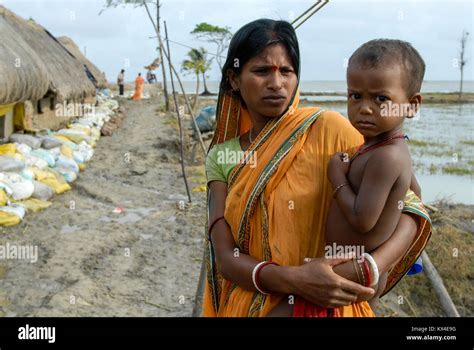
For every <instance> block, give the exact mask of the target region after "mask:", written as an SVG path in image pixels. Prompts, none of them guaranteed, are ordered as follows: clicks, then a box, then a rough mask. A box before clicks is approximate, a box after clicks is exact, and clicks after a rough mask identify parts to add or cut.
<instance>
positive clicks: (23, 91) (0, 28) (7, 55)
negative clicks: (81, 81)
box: [0, 6, 49, 105]
mask: <svg viewBox="0 0 474 350" xmlns="http://www.w3.org/2000/svg"><path fill="white" fill-rule="evenodd" d="M0 11H1V6H0ZM0 38H1V39H0V86H1V89H0V105H7V104H10V103H14V102H18V101H26V100H33V101H36V100H39V99H40V98H41V97H43V96H44V95H45V94H46V92H47V91H48V87H49V80H48V72H47V70H46V67H45V65H44V63H43V61H42V60H41V59H40V58H39V56H38V55H37V54H36V53H35V52H34V51H33V50H32V49H31V47H30V46H29V45H28V44H27V43H26V42H25V41H24V40H23V39H22V38H21V37H20V36H19V35H17V33H16V32H15V31H14V30H13V29H12V28H11V26H10V25H9V24H8V23H7V22H6V21H5V19H4V17H3V16H2V15H0Z"/></svg>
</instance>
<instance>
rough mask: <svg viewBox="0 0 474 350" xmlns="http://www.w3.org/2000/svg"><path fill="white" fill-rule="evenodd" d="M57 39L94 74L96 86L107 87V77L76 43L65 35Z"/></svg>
mask: <svg viewBox="0 0 474 350" xmlns="http://www.w3.org/2000/svg"><path fill="white" fill-rule="evenodd" d="M57 39H58V41H59V42H60V43H61V44H63V45H64V47H66V49H67V50H68V51H69V52H70V53H71V54H72V55H73V56H74V57H75V58H77V59H78V60H79V61H80V62H81V63H82V64H85V65H86V66H87V68H89V71H90V72H91V73H92V75H93V76H94V78H95V80H96V81H97V85H98V87H101V88H105V87H107V79H106V78H105V75H104V73H102V72H101V71H100V69H99V68H97V66H96V65H94V64H93V63H92V62H91V61H89V60H88V59H87V58H86V56H84V55H83V54H82V52H81V50H80V49H79V47H78V46H77V45H76V43H75V42H74V41H73V40H72V39H71V38H69V37H67V36H60V37H58V38H57Z"/></svg>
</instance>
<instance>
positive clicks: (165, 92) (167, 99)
mask: <svg viewBox="0 0 474 350" xmlns="http://www.w3.org/2000/svg"><path fill="white" fill-rule="evenodd" d="M160 7H161V5H160V0H157V1H156V35H157V36H158V38H160V32H161V30H160ZM158 45H159V48H160V59H161V68H162V69H161V70H162V73H163V93H164V95H165V108H166V111H167V112H169V110H170V101H169V98H168V87H167V86H166V69H165V60H164V59H163V48H162V45H163V43H162V42H161V41H160V40H158Z"/></svg>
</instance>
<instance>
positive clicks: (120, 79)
mask: <svg viewBox="0 0 474 350" xmlns="http://www.w3.org/2000/svg"><path fill="white" fill-rule="evenodd" d="M124 82H125V69H122V70H121V71H120V73H119V75H118V77H117V84H118V86H119V95H120V96H123V90H124Z"/></svg>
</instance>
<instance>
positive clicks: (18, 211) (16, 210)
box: [0, 204, 25, 226]
mask: <svg viewBox="0 0 474 350" xmlns="http://www.w3.org/2000/svg"><path fill="white" fill-rule="evenodd" d="M24 217H25V208H23V207H22V206H21V205H18V204H10V205H7V206H3V207H0V225H3V226H13V225H17V224H19V223H20V222H21V220H23V218H24Z"/></svg>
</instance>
